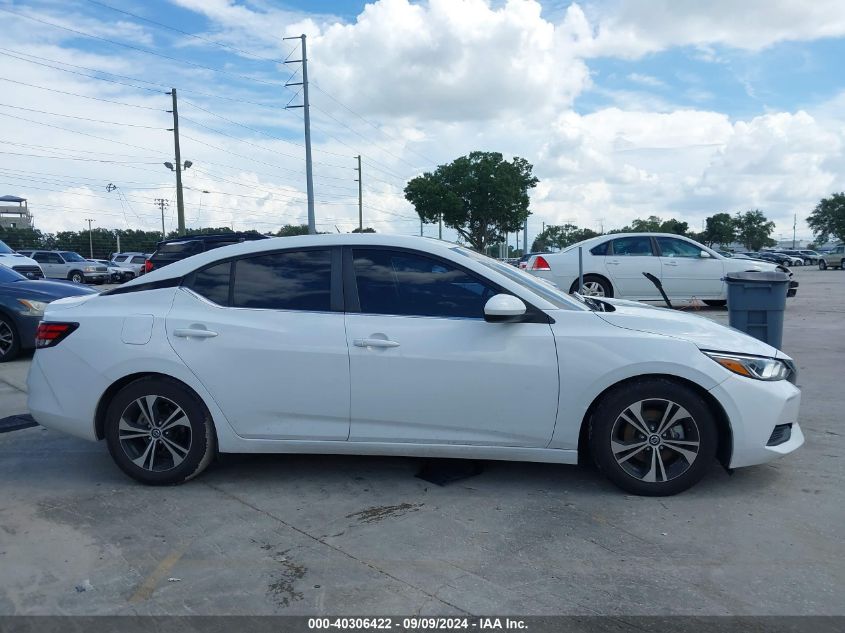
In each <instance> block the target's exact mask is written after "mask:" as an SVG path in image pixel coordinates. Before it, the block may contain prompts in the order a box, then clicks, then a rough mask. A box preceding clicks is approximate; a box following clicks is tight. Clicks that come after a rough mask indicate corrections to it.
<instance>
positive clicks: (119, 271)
mask: <svg viewBox="0 0 845 633" xmlns="http://www.w3.org/2000/svg"><path fill="white" fill-rule="evenodd" d="M88 261H91V262H94V263H95V264H102V265H103V266H105V267H106V268H108V269H109V275H111V281H112V283H118V284H119V283H123V282H124V281H129V280H130V279H135V271H134V270H132V269H131V268H129V267H128V266H121V265H120V264H116V263H114V262H113V261H111V260H108V259H89V260H88Z"/></svg>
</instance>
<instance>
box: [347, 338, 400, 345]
mask: <svg viewBox="0 0 845 633" xmlns="http://www.w3.org/2000/svg"><path fill="white" fill-rule="evenodd" d="M352 344H353V345H355V347H399V343H397V342H396V341H388V340H386V339H383V338H356V339H355V340H354V341H352Z"/></svg>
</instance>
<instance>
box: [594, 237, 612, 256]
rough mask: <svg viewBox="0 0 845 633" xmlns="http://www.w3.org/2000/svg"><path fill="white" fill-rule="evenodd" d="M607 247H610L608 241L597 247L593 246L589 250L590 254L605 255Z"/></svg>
mask: <svg viewBox="0 0 845 633" xmlns="http://www.w3.org/2000/svg"><path fill="white" fill-rule="evenodd" d="M609 247H610V240H608V241H606V242H603V243H602V244H599V245H598V246H593V248H591V249H590V252H591V253H592V254H593V255H607V254H608V250H609Z"/></svg>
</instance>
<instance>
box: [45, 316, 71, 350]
mask: <svg viewBox="0 0 845 633" xmlns="http://www.w3.org/2000/svg"><path fill="white" fill-rule="evenodd" d="M78 327H79V323H52V322H48V321H42V322H41V323H39V324H38V329H37V330H36V331H35V347H36V348H38V349H44V348H45V347H55V346H56V345H58V344H59V343H61V342H62V341H63V340H64V339H65V338H67V336H68V335H69V334H70V333H71V332H73V331H74V330H75V329H76V328H78Z"/></svg>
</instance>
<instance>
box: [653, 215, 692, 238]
mask: <svg viewBox="0 0 845 633" xmlns="http://www.w3.org/2000/svg"><path fill="white" fill-rule="evenodd" d="M688 232H689V224H687V223H686V222H682V221H681V220H676V219H675V218H669V219H668V220H666V221H665V222H662V223H661V224H660V233H674V234H675V235H686V234H687V233H688Z"/></svg>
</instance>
